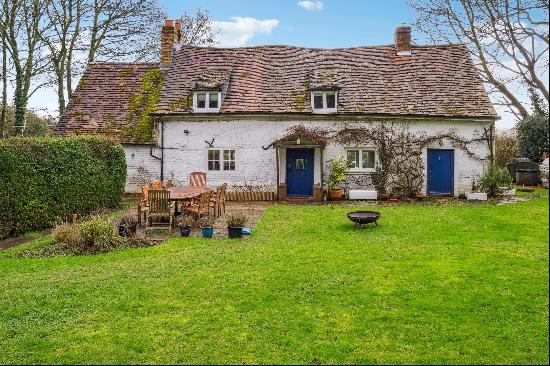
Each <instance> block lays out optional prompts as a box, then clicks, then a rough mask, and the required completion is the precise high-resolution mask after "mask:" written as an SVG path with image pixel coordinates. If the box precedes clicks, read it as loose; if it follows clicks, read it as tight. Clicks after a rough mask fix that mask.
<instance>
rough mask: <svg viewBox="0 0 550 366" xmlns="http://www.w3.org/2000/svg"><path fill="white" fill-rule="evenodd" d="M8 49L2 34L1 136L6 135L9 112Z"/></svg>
mask: <svg viewBox="0 0 550 366" xmlns="http://www.w3.org/2000/svg"><path fill="white" fill-rule="evenodd" d="M7 63H8V49H7V47H6V39H5V37H4V34H2V110H1V112H0V138H3V137H4V127H5V126H6V120H7V113H8V75H7V73H8V65H7Z"/></svg>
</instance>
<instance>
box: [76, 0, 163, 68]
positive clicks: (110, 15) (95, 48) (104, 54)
mask: <svg viewBox="0 0 550 366" xmlns="http://www.w3.org/2000/svg"><path fill="white" fill-rule="evenodd" d="M85 12H86V14H87V18H86V21H87V24H86V26H85V27H84V28H85V31H86V32H87V34H89V39H88V40H87V42H85V44H86V45H88V47H89V48H87V54H88V56H87V64H90V63H91V62H94V61H111V60H113V59H114V60H117V61H122V60H126V61H149V60H152V59H156V58H157V57H158V55H159V54H160V42H159V34H158V33H159V27H160V24H161V21H162V19H163V18H164V13H163V12H162V11H161V9H160V7H159V5H158V1H156V0H89V3H87V5H86V7H85Z"/></svg>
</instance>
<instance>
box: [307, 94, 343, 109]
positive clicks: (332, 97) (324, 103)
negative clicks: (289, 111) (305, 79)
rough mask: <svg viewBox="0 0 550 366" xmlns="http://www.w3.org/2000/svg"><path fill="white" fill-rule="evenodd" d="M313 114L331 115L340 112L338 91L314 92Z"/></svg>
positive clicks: (312, 96) (312, 98) (312, 101)
mask: <svg viewBox="0 0 550 366" xmlns="http://www.w3.org/2000/svg"><path fill="white" fill-rule="evenodd" d="M311 109H312V110H313V113H320V114H323V113H324V114H329V113H337V112H338V91H337V90H313V91H312V92H311Z"/></svg>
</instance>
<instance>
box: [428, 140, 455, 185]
mask: <svg viewBox="0 0 550 366" xmlns="http://www.w3.org/2000/svg"><path fill="white" fill-rule="evenodd" d="M453 193H454V151H453V150H440V149H428V194H453Z"/></svg>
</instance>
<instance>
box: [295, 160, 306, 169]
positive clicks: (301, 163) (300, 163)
mask: <svg viewBox="0 0 550 366" xmlns="http://www.w3.org/2000/svg"><path fill="white" fill-rule="evenodd" d="M296 169H298V170H304V169H305V164H304V159H296Z"/></svg>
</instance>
